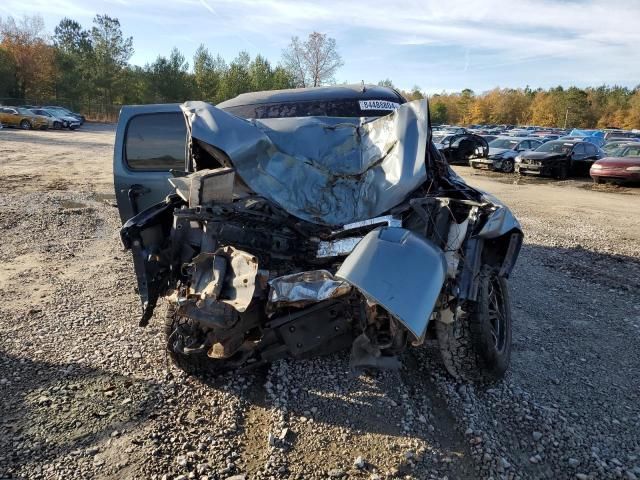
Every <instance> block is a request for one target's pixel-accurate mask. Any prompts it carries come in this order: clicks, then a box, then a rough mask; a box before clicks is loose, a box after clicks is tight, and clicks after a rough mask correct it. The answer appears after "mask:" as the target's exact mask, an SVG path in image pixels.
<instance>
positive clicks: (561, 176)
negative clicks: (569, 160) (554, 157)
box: [557, 165, 569, 180]
mask: <svg viewBox="0 0 640 480" xmlns="http://www.w3.org/2000/svg"><path fill="white" fill-rule="evenodd" d="M557 177H558V180H566V179H567V178H569V167H567V166H566V165H561V166H560V167H558V174H557Z"/></svg>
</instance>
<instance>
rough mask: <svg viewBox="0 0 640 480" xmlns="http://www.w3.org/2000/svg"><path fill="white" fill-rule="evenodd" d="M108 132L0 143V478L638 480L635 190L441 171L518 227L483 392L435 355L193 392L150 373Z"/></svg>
mask: <svg viewBox="0 0 640 480" xmlns="http://www.w3.org/2000/svg"><path fill="white" fill-rule="evenodd" d="M113 141H114V127H113V126H111V125H97V124H92V125H85V126H84V127H83V128H82V129H81V130H78V131H75V132H67V131H50V132H49V131H47V132H40V131H19V130H9V129H3V130H0V259H1V262H2V268H1V269H0V478H57V479H70V478H87V479H93V478H118V479H127V478H153V479H186V478H197V479H234V480H241V479H253V478H300V479H306V478H361V479H371V480H373V479H376V478H380V479H381V478H416V479H423V478H433V479H444V478H448V479H457V478H464V479H472V478H496V479H497V478H508V479H516V478H522V479H524V478H554V479H556V478H557V479H561V478H567V479H569V478H571V479H573V478H578V479H587V478H593V479H596V478H598V479H600V478H626V479H628V480H633V479H636V478H638V477H640V434H639V433H638V432H640V355H639V352H640V214H639V212H640V188H635V189H633V188H626V187H616V186H611V185H604V186H600V185H598V186H592V185H591V182H590V181H588V179H572V180H568V181H564V182H559V181H545V180H539V179H524V180H516V177H514V176H513V175H503V174H497V173H496V174H493V173H487V172H476V171H473V170H471V169H470V168H466V167H456V171H458V173H460V174H461V175H462V176H463V177H465V178H466V179H467V181H468V182H469V183H471V184H472V185H475V186H478V187H480V188H482V189H484V190H486V191H488V192H490V193H492V194H494V195H496V196H497V197H499V198H500V199H501V200H502V201H503V202H504V203H506V204H507V205H509V207H511V208H512V210H513V211H514V212H515V214H516V215H517V217H518V218H519V219H520V221H521V223H522V225H523V229H524V231H525V235H526V239H525V246H524V248H523V251H522V253H521V256H520V259H519V263H518V265H517V267H516V270H515V272H514V275H513V277H512V279H511V295H512V303H513V308H514V322H515V323H514V352H513V357H512V366H511V369H510V372H509V374H508V376H507V378H506V379H505V381H503V382H502V383H500V384H499V385H496V386H493V387H492V388H482V389H481V388H475V387H473V386H469V385H463V384H457V383H455V382H454V381H452V380H451V379H450V378H449V377H448V376H447V375H446V373H445V371H444V368H443V366H442V363H441V361H440V359H439V355H438V352H437V349H436V347H435V345H433V344H432V343H430V344H428V345H426V347H425V348H422V349H415V350H414V351H412V352H410V353H408V354H406V355H405V357H404V358H403V363H404V367H403V368H402V369H401V370H400V371H397V372H381V373H379V374H377V375H374V376H365V375H362V376H359V377H355V376H352V375H350V374H349V373H348V365H347V355H346V354H342V355H334V356H330V357H326V358H320V359H314V360H310V361H303V362H301V361H298V362H294V361H279V362H277V363H275V364H273V365H272V366H270V367H267V368H263V369H257V370H255V371H252V372H250V373H243V374H237V373H236V374H226V375H224V376H221V377H219V378H216V379H214V380H212V381H210V382H208V383H203V382H201V381H199V380H196V379H194V378H191V377H186V376H184V375H183V374H182V373H181V372H180V371H178V370H176V369H175V368H174V367H172V366H171V365H169V364H168V361H167V358H166V355H165V353H164V345H163V336H162V332H161V325H160V323H161V322H160V321H159V319H158V318H154V319H153V320H152V322H151V325H150V326H149V327H147V328H146V329H141V328H139V327H138V326H137V320H138V315H139V313H140V308H139V303H138V299H137V296H136V293H135V289H134V284H135V277H134V275H133V270H132V265H131V260H130V255H129V252H124V251H123V250H122V247H121V245H120V243H119V235H118V229H119V226H120V225H119V220H118V216H117V210H116V208H115V206H114V196H113V185H112V176H111V175H112V174H111V169H112V166H111V162H112V152H113Z"/></svg>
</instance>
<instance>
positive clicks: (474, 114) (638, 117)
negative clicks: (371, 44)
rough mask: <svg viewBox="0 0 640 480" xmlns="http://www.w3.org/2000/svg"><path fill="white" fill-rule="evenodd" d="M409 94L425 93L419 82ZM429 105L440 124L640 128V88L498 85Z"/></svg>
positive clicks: (438, 98)
mask: <svg viewBox="0 0 640 480" xmlns="http://www.w3.org/2000/svg"><path fill="white" fill-rule="evenodd" d="M389 83H390V82H389V81H388V80H386V81H385V82H380V84H389ZM404 95H405V96H406V97H407V98H409V99H415V98H422V95H423V94H422V93H421V92H420V90H419V88H417V87H414V89H413V90H412V91H410V92H404ZM429 104H430V107H431V120H432V122H433V123H439V124H454V125H471V124H498V125H505V124H506V125H538V126H544V127H565V126H566V127H569V128H606V127H615V128H630V129H631V128H640V87H636V88H634V89H629V88H626V87H620V86H606V85H603V86H600V87H588V88H584V89H582V88H577V87H570V88H563V87H561V86H559V87H555V88H550V89H548V90H543V89H541V88H538V89H536V90H532V89H531V88H529V87H527V88H523V89H514V88H494V89H493V90H490V91H488V92H483V93H480V94H476V93H474V92H473V90H470V89H465V90H463V91H462V92H459V93H444V92H443V93H440V94H435V95H431V96H430V97H429Z"/></svg>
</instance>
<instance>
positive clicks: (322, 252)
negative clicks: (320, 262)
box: [316, 237, 362, 258]
mask: <svg viewBox="0 0 640 480" xmlns="http://www.w3.org/2000/svg"><path fill="white" fill-rule="evenodd" d="M360 240H362V237H349V238H341V239H339V240H331V241H327V242H324V241H323V242H320V243H319V244H318V251H317V252H316V256H317V257H318V258H329V257H339V256H341V255H349V254H350V253H351V251H352V250H353V249H354V248H355V247H356V245H357V244H358V242H360Z"/></svg>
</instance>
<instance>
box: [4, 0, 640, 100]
mask: <svg viewBox="0 0 640 480" xmlns="http://www.w3.org/2000/svg"><path fill="white" fill-rule="evenodd" d="M96 13H107V14H109V15H111V16H115V17H117V18H119V19H120V22H121V24H122V28H123V31H124V32H125V34H126V35H131V36H133V40H134V47H135V54H134V56H133V58H132V59H131V61H132V63H135V64H139V65H144V64H145V63H146V62H150V61H153V60H154V59H155V58H156V57H157V56H158V55H159V54H162V55H167V54H168V53H169V52H170V50H171V48H172V47H174V46H176V47H178V48H179V49H180V50H181V51H182V52H183V53H184V54H185V55H186V56H187V58H189V59H190V58H191V57H192V56H193V52H194V51H195V49H196V48H197V47H198V45H199V44H200V43H204V44H205V45H206V46H207V47H208V48H209V50H211V51H212V52H214V53H215V52H218V53H220V54H221V55H222V56H223V57H225V58H226V59H227V60H230V59H232V58H233V57H234V56H235V55H236V54H237V53H238V52H239V51H240V50H246V51H248V52H249V53H250V54H251V55H252V56H253V55H255V54H257V53H262V54H263V55H265V56H266V57H267V58H268V59H269V60H271V61H272V62H273V63H277V62H278V61H279V59H280V55H281V52H282V49H283V48H285V47H286V46H287V44H288V43H289V40H290V38H291V36H292V35H298V36H301V37H304V36H306V35H307V34H308V33H309V32H311V31H313V30H317V31H320V32H323V33H327V34H329V35H330V36H332V37H334V38H335V39H336V41H337V44H338V48H339V51H340V53H341V55H342V57H343V60H344V62H345V65H344V67H342V68H341V69H340V71H339V72H338V74H337V76H336V80H337V81H338V82H343V81H348V82H350V83H355V82H360V81H361V80H365V81H366V82H372V83H375V82H377V81H378V80H381V79H384V78H387V77H388V78H391V79H392V80H393V82H394V83H395V84H396V85H397V86H399V87H401V88H405V89H406V88H411V87H412V86H413V85H419V86H420V87H421V88H422V89H423V90H424V91H426V92H428V93H433V92H439V91H443V90H446V91H459V90H461V89H463V88H471V89H473V90H474V91H476V92H482V91H486V90H488V89H491V88H493V87H496V86H500V87H524V86H526V85H530V86H531V87H534V88H535V87H544V88H547V87H550V86H555V85H564V86H570V85H577V86H588V85H592V86H597V85H602V84H618V85H626V86H629V87H634V86H636V85H637V84H640V62H639V61H638V60H639V59H640V57H639V54H638V49H639V48H640V28H639V27H638V21H640V0H555V1H551V0H466V1H454V0H449V1H442V0H421V1H411V0H402V1H399V0H398V1H395V0H368V1H367V2H363V1H349V0H264V1H250V0H171V1H158V0H139V1H134V0H92V1H86V0H85V1H81V0H30V1H29V2H25V1H24V0H0V16H1V17H6V16H8V15H13V16H14V17H20V16H21V15H23V14H26V15H33V14H40V15H41V16H42V17H43V18H44V20H45V23H46V25H47V29H48V30H49V31H53V28H54V27H55V25H56V24H57V23H58V22H59V21H60V19H61V18H62V17H64V16H68V17H71V18H74V19H76V20H78V21H79V22H80V23H81V24H82V25H83V26H84V27H85V28H88V27H90V26H91V20H92V18H93V16H94V15H95V14H96ZM190 63H191V62H190Z"/></svg>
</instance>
